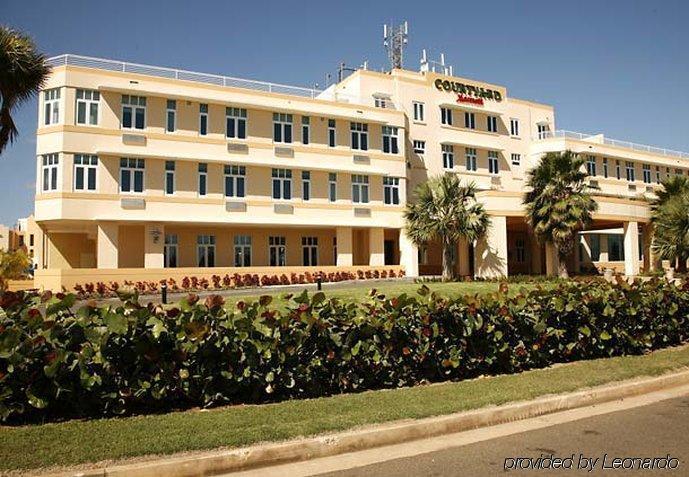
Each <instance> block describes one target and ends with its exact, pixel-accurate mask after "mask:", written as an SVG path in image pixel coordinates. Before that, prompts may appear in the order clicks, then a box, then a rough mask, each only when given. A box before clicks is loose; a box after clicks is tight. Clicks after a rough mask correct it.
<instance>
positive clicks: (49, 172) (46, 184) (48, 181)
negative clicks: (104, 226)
mask: <svg viewBox="0 0 689 477" xmlns="http://www.w3.org/2000/svg"><path fill="white" fill-rule="evenodd" d="M41 164H42V165H41V171H42V174H41V175H42V177H43V181H42V182H43V184H42V187H41V189H42V190H43V192H49V191H55V190H57V178H58V173H59V164H60V156H59V155H58V154H57V153H53V154H44V155H43V156H41Z"/></svg>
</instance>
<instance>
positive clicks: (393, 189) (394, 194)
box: [383, 177, 400, 205]
mask: <svg viewBox="0 0 689 477" xmlns="http://www.w3.org/2000/svg"><path fill="white" fill-rule="evenodd" d="M383 202H384V203H385V204H386V205H399V203H400V178H399V177H383Z"/></svg>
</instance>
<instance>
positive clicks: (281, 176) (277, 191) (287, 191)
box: [272, 169, 292, 200]
mask: <svg viewBox="0 0 689 477" xmlns="http://www.w3.org/2000/svg"><path fill="white" fill-rule="evenodd" d="M272 176H273V199H285V200H289V199H291V198H292V170H291V169H273V174H272Z"/></svg>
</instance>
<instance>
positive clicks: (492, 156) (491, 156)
mask: <svg viewBox="0 0 689 477" xmlns="http://www.w3.org/2000/svg"><path fill="white" fill-rule="evenodd" d="M488 172H489V173H491V174H497V173H498V172H500V164H499V163H498V153H497V152H496V151H488Z"/></svg>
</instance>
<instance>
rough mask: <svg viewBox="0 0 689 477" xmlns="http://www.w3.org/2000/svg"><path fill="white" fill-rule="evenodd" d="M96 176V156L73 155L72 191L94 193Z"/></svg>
mask: <svg viewBox="0 0 689 477" xmlns="http://www.w3.org/2000/svg"><path fill="white" fill-rule="evenodd" d="M97 175H98V156H94V155H93V154H75V155H74V190H80V191H89V192H93V191H95V190H96V178H97Z"/></svg>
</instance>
